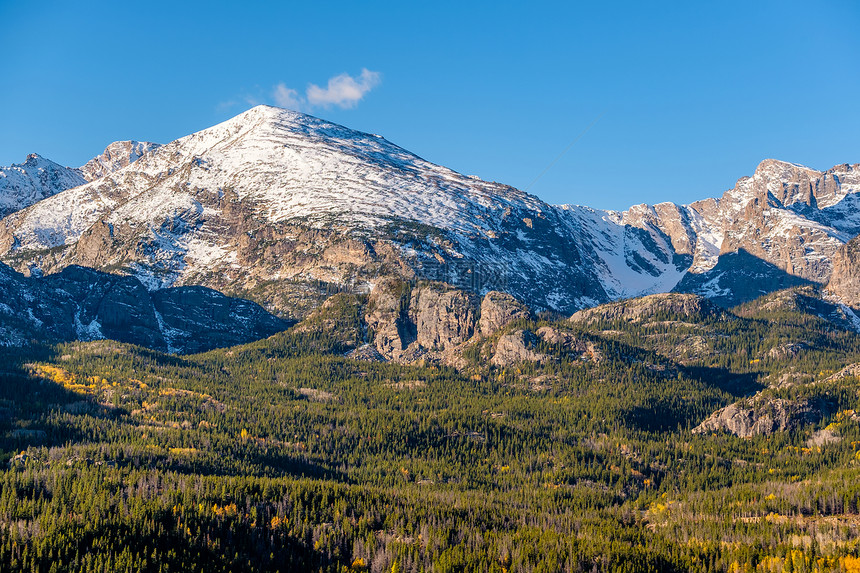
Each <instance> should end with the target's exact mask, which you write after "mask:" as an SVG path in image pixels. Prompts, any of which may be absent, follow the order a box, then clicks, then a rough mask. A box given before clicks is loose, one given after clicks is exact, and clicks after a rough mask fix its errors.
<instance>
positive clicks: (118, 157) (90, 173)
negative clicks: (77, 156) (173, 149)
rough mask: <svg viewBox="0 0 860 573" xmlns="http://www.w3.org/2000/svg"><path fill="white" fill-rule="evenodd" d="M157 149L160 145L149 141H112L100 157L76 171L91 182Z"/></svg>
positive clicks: (94, 158)
mask: <svg viewBox="0 0 860 573" xmlns="http://www.w3.org/2000/svg"><path fill="white" fill-rule="evenodd" d="M159 147H161V145H160V144H158V143H152V142H149V141H114V142H113V143H111V144H110V145H108V146H107V147H106V148H105V150H104V151H103V152H102V153H101V154H100V155H97V156H96V157H93V158H92V159H90V160H89V161H87V162H86V163H85V164H84V165H82V166H80V167H78V171H80V173H81V175H83V176H84V178H85V179H86V180H87V181H93V180H95V179H98V178H99V177H104V176H105V175H107V174H108V173H113V172H114V171H117V170H118V169H122V168H123V167H125V166H126V165H128V164H130V163H134V162H135V161H137V160H138V159H140V158H141V157H143V154H144V153H148V152H150V151H152V150H153V149H158V148H159Z"/></svg>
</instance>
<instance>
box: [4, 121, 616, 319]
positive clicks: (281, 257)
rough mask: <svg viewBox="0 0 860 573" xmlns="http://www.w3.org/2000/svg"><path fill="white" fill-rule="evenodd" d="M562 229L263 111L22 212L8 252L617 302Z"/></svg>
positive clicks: (511, 204) (518, 207)
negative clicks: (400, 279) (397, 277)
mask: <svg viewBox="0 0 860 573" xmlns="http://www.w3.org/2000/svg"><path fill="white" fill-rule="evenodd" d="M558 218H559V214H558V212H557V209H555V208H554V207H552V206H549V205H547V204H545V203H543V202H542V201H540V200H539V199H538V198H536V197H534V196H531V195H528V194H526V193H523V192H521V191H519V190H517V189H514V188H512V187H509V186H506V185H501V184H498V183H489V182H485V181H481V180H480V179H477V178H472V177H466V176H463V175H461V174H459V173H456V172H454V171H451V170H449V169H446V168H444V167H441V166H438V165H434V164H432V163H430V162H427V161H425V160H423V159H421V158H420V157H418V156H416V155H414V154H412V153H409V152H408V151H406V150H404V149H402V148H400V147H398V146H396V145H394V144H392V143H390V142H388V141H386V140H385V139H383V138H381V137H379V136H374V135H369V134H365V133H360V132H356V131H353V130H349V129H347V128H344V127H341V126H338V125H335V124H332V123H329V122H326V121H323V120H320V119H317V118H314V117H311V116H307V115H304V114H300V113H296V112H291V111H287V110H281V109H277V108H271V107H267V106H258V107H256V108H253V109H251V110H249V111H248V112H245V113H243V114H241V115H239V116H237V117H235V118H233V119H231V120H228V121H226V122H224V123H222V124H219V125H217V126H215V127H213V128H210V129H206V130H203V131H201V132H198V133H195V134H192V135H189V136H187V137H184V138H182V139H179V140H177V141H174V142H172V143H169V144H167V145H164V146H162V147H159V148H157V149H154V150H152V151H151V152H149V153H147V154H145V155H144V156H143V157H141V158H140V159H139V160H138V161H137V162H135V163H133V164H131V165H128V166H126V167H124V168H121V169H119V170H118V171H115V172H113V173H109V174H107V175H105V176H104V177H102V178H100V179H98V180H96V181H93V182H91V183H89V184H87V185H83V186H81V187H78V188H76V189H71V190H69V191H67V192H65V193H61V194H59V195H56V196H54V197H51V198H49V199H47V200H45V201H42V202H40V203H39V204H37V205H34V206H32V207H30V208H29V209H26V210H24V211H21V212H19V213H16V214H15V215H13V216H12V217H10V218H8V219H7V220H5V221H4V222H3V223H4V224H3V228H2V229H0V250H2V252H4V253H5V258H6V260H9V261H10V262H11V263H13V264H16V265H17V266H18V267H19V268H21V269H22V270H23V269H28V268H34V267H37V268H40V269H42V270H45V271H51V270H55V269H57V268H61V267H63V266H65V265H67V264H71V263H81V264H94V263H95V264H96V266H99V265H102V266H108V267H111V268H115V267H117V266H119V267H121V268H124V269H125V270H126V271H127V272H133V273H134V274H136V275H137V276H139V277H141V278H142V279H143V280H145V281H146V282H147V284H149V285H150V286H152V287H156V286H159V287H160V286H170V285H173V284H193V283H195V282H201V281H202V282H203V283H204V284H207V285H210V286H216V287H221V288H223V287H224V286H225V285H227V284H228V283H233V282H235V280H237V279H238V280H240V281H241V280H245V281H246V282H247V285H246V286H247V288H253V287H252V283H253V284H256V283H258V282H259V281H272V280H282V279H289V280H325V281H328V282H335V283H350V282H351V283H360V284H359V286H360V285H364V286H363V287H360V288H370V286H372V284H373V282H374V277H375V276H376V275H379V274H391V273H394V274H401V275H405V276H422V277H426V278H439V279H443V280H450V281H453V282H463V281H471V282H472V283H478V282H480V283H481V285H482V286H479V287H478V289H479V290H480V289H481V288H484V287H486V288H490V287H504V286H508V287H509V288H510V289H511V290H512V291H513V292H515V293H518V294H519V296H521V297H523V298H527V299H529V300H531V301H532V302H533V303H534V304H536V305H537V306H544V307H556V306H558V307H560V308H565V309H566V308H568V307H571V308H572V307H575V306H580V305H582V304H586V303H587V302H590V301H592V300H593V301H601V300H605V299H606V294H605V292H604V291H603V289H602V288H601V286H600V285H599V283H597V282H596V281H595V279H594V278H593V277H590V276H589V275H588V272H587V270H586V269H585V268H583V257H582V256H581V254H580V252H579V248H578V246H577V245H576V244H574V243H572V242H571V241H570V239H569V238H566V237H564V236H561V235H560V234H559V232H560V229H561V228H562V225H560V224H559V221H558ZM97 240H98V241H100V242H98V243H96V242H94V241H97ZM108 245H110V248H107V246H108ZM108 251H110V252H113V253H115V254H116V256H114V257H113V258H110V260H102V259H103V258H104V257H102V258H99V257H101V256H102V254H104V253H105V252H108ZM270 254H271V256H269V255H270ZM276 255H278V256H276ZM95 259H98V260H95ZM478 266H481V267H483V268H482V269H480V270H479V269H478V268H477V267H478ZM478 274H480V275H481V276H480V277H479V276H478ZM249 275H253V276H250V277H249ZM536 277H538V279H536ZM484 283H486V284H484ZM502 283H504V284H502Z"/></svg>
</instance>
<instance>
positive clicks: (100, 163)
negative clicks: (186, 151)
mask: <svg viewBox="0 0 860 573" xmlns="http://www.w3.org/2000/svg"><path fill="white" fill-rule="evenodd" d="M158 147H159V144H157V143H149V142H139V141H115V142H114V143H111V144H110V145H108V146H107V148H106V149H105V150H104V152H103V153H102V154H101V155H98V156H97V157H94V158H93V159H91V160H90V161H88V162H87V163H86V164H84V165H82V166H81V167H63V166H62V165H59V164H58V163H54V162H53V161H51V160H49V159H45V158H44V157H42V156H40V155H39V154H37V153H31V154H29V155H28V156H27V159H26V160H25V161H24V162H23V163H19V164H13V165H11V166H9V167H0V219H2V218H3V217H6V216H7V215H10V214H12V213H14V212H16V211H20V210H22V209H26V208H27V207H29V206H30V205H33V204H35V203H38V202H39V201H41V200H43V199H47V198H48V197H51V196H53V195H56V194H57V193H60V192H62V191H66V190H68V189H72V188H74V187H78V186H80V185H84V184H86V183H88V182H90V181H93V180H95V179H98V178H99V177H102V176H104V175H106V174H108V173H112V172H114V171H116V170H117V169H121V168H122V167H125V166H126V165H129V164H130V163H134V162H135V161H137V160H138V159H140V157H141V156H142V155H143V154H144V153H147V152H149V151H151V150H153V149H156V148H158Z"/></svg>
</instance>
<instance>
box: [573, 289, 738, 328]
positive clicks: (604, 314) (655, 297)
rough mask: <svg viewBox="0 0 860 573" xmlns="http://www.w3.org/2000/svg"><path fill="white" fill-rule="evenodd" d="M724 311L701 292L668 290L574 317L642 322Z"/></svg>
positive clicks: (590, 321)
mask: <svg viewBox="0 0 860 573" xmlns="http://www.w3.org/2000/svg"><path fill="white" fill-rule="evenodd" d="M723 314H724V311H723V310H722V309H720V308H719V307H717V306H716V305H714V304H713V303H711V302H710V301H709V300H707V299H705V298H703V297H701V296H698V295H694V294H681V293H665V294H652V295H649V296H643V297H641V298H633V299H628V300H622V301H619V302H611V303H609V304H604V305H601V306H598V307H595V308H587V309H585V310H580V311H579V312H576V313H575V314H574V315H573V316H571V317H570V321H571V322H574V323H584V324H594V323H595V322H599V321H611V320H624V321H627V322H634V323H638V322H642V321H644V320H654V319H659V318H660V317H661V315H662V316H666V317H670V316H671V317H689V318H695V319H705V318H709V317H716V316H722V315H723Z"/></svg>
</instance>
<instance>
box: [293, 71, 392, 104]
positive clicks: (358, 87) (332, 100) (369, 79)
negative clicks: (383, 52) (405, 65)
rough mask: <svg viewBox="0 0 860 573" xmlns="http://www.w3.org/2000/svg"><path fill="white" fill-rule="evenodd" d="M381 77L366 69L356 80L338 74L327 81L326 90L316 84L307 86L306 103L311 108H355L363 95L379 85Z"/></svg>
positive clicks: (346, 75) (347, 75)
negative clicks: (333, 106)
mask: <svg viewBox="0 0 860 573" xmlns="http://www.w3.org/2000/svg"><path fill="white" fill-rule="evenodd" d="M380 79H381V75H380V73H379V72H371V71H370V70H368V69H367V68H365V69H363V70H361V75H360V76H359V77H358V79H356V78H354V77H352V76H350V75H349V74H340V75H339V76H335V77H333V78H331V79H330V80H329V81H328V86H327V87H326V88H321V87H319V86H318V85H316V84H311V85H309V86H308V90H307V101H308V103H309V104H310V105H312V106H321V107H329V106H332V105H336V106H337V107H340V108H343V109H348V108H352V107H355V106H356V104H358V102H359V101H361V99H362V98H364V95H365V94H366V93H367V92H369V91H370V90H372V89H373V88H375V87H376V86H377V85H379V82H380Z"/></svg>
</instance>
